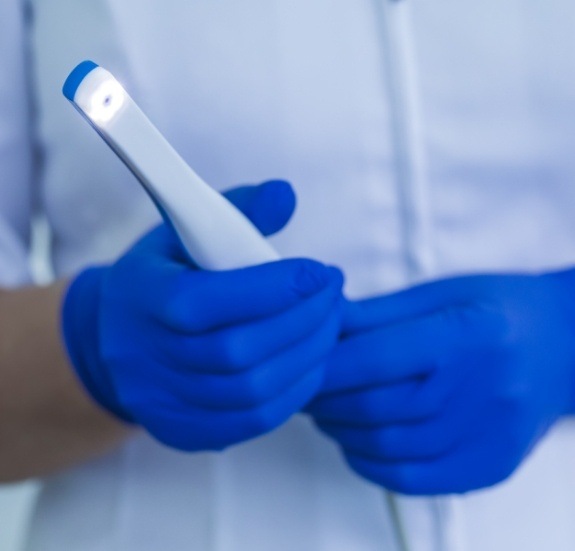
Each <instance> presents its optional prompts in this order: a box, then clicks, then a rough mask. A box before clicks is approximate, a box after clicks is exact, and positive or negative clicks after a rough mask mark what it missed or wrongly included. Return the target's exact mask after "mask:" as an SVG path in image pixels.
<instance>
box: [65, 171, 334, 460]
mask: <svg viewBox="0 0 575 551" xmlns="http://www.w3.org/2000/svg"><path fill="white" fill-rule="evenodd" d="M228 197H229V198H230V199H231V200H232V201H233V202H235V203H236V204H237V205H238V206H239V207H240V208H241V209H242V210H243V211H244V212H245V213H246V214H247V215H248V216H249V217H250V218H251V219H252V221H254V223H255V224H256V225H258V226H259V227H260V228H261V229H263V230H264V231H265V232H266V233H269V232H273V231H276V230H278V229H280V228H281V227H282V226H283V225H284V224H285V223H286V222H287V220H288V219H289V217H290V216H291V213H292V211H293V208H294V206H295V200H294V195H293V192H292V191H291V188H290V187H289V185H287V184H286V183H284V182H269V183H267V184H264V185H262V186H258V187H245V188H240V189H236V190H233V191H232V192H230V193H229V194H228ZM342 283H343V281H342V275H341V273H340V272H339V271H338V270H337V269H335V268H330V267H326V266H324V265H322V264H320V263H318V262H315V261H312V260H306V259H294V260H284V261H280V262H273V263H269V264H264V265H260V266H255V267H250V268H245V269H241V270H231V271H223V272H210V271H198V270H197V269H195V268H194V267H193V266H190V265H189V263H188V261H187V259H186V255H185V253H184V251H183V250H182V249H181V246H180V244H179V241H178V239H177V237H176V236H175V234H174V233H173V232H172V230H171V229H170V228H169V227H167V226H166V225H165V224H163V225H161V226H159V227H158V228H156V229H155V230H153V231H151V232H150V233H148V234H147V235H146V236H144V237H143V238H142V239H141V240H140V241H139V242H138V243H136V244H135V245H134V247H133V248H132V249H131V250H130V251H128V252H127V253H126V254H125V255H124V256H122V257H121V258H120V259H119V260H118V261H117V262H116V263H115V264H113V265H111V266H106V267H98V268H91V269H88V270H86V271H85V272H83V273H81V274H80V275H79V276H78V277H77V278H76V279H75V280H74V281H73V282H72V284H71V286H70V288H69V290H68V293H67V295H66V297H65V301H64V308H63V332H64V336H65V341H66V345H67V349H68V352H69V356H70V358H71V360H72V364H73V366H74V368H75V370H76V372H77V374H78V376H79V378H80V379H81V380H82V382H83V383H84V385H85V387H86V388H87V390H88V392H89V393H90V394H91V395H92V396H93V397H94V398H95V400H96V401H97V402H98V403H99V404H101V405H102V406H103V407H104V408H106V409H107V410H109V411H110V412H112V413H114V414H115V415H117V416H118V417H120V418H122V419H124V420H126V421H129V422H133V423H137V424H139V425H141V426H143V427H144V428H145V429H146V430H147V431H149V433H150V434H152V435H153V436H154V437H155V438H157V439H158V440H159V441H161V442H163V443H165V444H166V445H168V446H171V447H175V448H178V449H182V450H188V451H196V450H219V449H223V448H225V447H227V446H230V445H232V444H235V443H238V442H242V441H244V440H247V439H249V438H254V437H256V436H259V435H261V434H264V433H266V432H268V431H271V430H273V429H274V428H276V427H277V426H279V425H280V424H282V423H283V422H285V421H286V420H287V419H288V418H289V417H290V416H291V415H293V414H294V413H296V412H298V411H300V410H301V409H302V408H303V407H304V406H305V405H306V404H307V403H308V402H309V401H310V400H311V399H312V398H313V396H314V395H315V394H316V392H317V391H318V389H319V388H320V387H321V385H322V383H323V380H324V366H325V361H326V358H327V356H328V355H329V353H330V352H331V350H332V349H333V347H334V346H335V344H336V342H337V338H338V334H339V331H340V311H341V304H342V300H341V287H342Z"/></svg>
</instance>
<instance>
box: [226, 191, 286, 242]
mask: <svg viewBox="0 0 575 551" xmlns="http://www.w3.org/2000/svg"><path fill="white" fill-rule="evenodd" d="M224 196H225V197H226V199H228V200H229V201H230V202H231V203H233V204H234V205H235V206H236V207H237V208H238V209H239V210H240V211H242V212H243V213H244V214H245V215H246V217H247V218H248V219H249V220H250V221H251V222H252V224H254V226H256V228H258V230H259V231H260V232H261V233H262V234H263V235H271V234H274V233H276V232H278V231H279V230H281V229H282V228H283V227H284V226H285V225H286V224H287V223H288V222H289V220H290V218H291V216H292V214H293V213H294V211H295V208H296V196H295V193H294V191H293V188H292V186H291V185H290V184H289V183H288V182H285V181H283V180H270V181H268V182H264V183H262V184H260V185H255V186H241V187H236V188H233V189H230V190H228V191H226V192H225V193H224Z"/></svg>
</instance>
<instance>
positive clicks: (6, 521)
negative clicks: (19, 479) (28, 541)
mask: <svg viewBox="0 0 575 551" xmlns="http://www.w3.org/2000/svg"><path fill="white" fill-rule="evenodd" d="M36 491H37V485H36V484H35V483H32V482H27V483H25V484H15V485H6V486H0V550H1V551H20V549H21V544H22V541H23V536H24V534H25V531H26V525H27V522H28V518H29V514H30V510H31V506H32V504H33V502H34V495H35V494H36Z"/></svg>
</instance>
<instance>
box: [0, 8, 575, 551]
mask: <svg viewBox="0 0 575 551" xmlns="http://www.w3.org/2000/svg"><path fill="white" fill-rule="evenodd" d="M22 3H23V2H22ZM20 4H21V2H19V0H3V2H2V5H1V6H0V26H1V29H0V75H1V78H0V281H1V283H2V284H4V285H18V284H22V283H25V282H27V281H28V279H29V276H28V270H27V253H28V248H29V235H28V226H29V221H30V216H31V212H32V209H33V208H35V209H37V211H39V212H41V213H42V214H43V215H45V216H46V217H47V219H48V222H49V224H50V227H51V229H52V233H53V240H52V260H53V264H54V268H55V272H56V274H57V275H58V276H63V275H70V274H73V273H75V272H76V271H78V270H79V269H81V268H82V267H84V266H85V265H87V264H89V263H92V262H99V261H108V260H111V259H113V258H114V257H116V256H117V255H118V254H119V253H120V252H121V251H123V250H124V249H125V248H126V247H127V246H128V245H129V244H130V243H131V242H132V241H133V240H134V239H135V238H136V237H137V236H138V235H140V234H141V233H142V232H143V231H145V230H146V229H147V228H149V227H150V226H151V225H153V224H154V223H156V222H157V220H158V216H157V214H156V212H155V210H154V208H153V207H152V206H151V204H150V202H149V200H148V198H147V197H146V196H145V194H144V193H143V192H142V191H141V190H140V189H139V187H138V184H137V183H136V182H135V181H134V180H133V178H132V177H131V176H130V175H129V174H128V173H127V171H126V170H125V169H124V168H123V167H122V166H121V164H120V163H119V161H117V160H116V159H115V158H114V157H113V155H111V154H110V152H109V151H108V150H107V149H106V147H105V146H104V145H103V144H102V143H101V142H100V140H99V139H98V137H97V136H96V135H95V134H94V133H93V131H91V130H90V129H89V128H88V127H87V125H86V124H85V123H84V122H83V121H81V120H80V118H79V117H78V115H77V114H76V113H75V112H74V110H73V109H72V108H71V107H70V106H69V105H67V103H66V102H65V100H63V98H62V96H61V93H60V87H61V84H62V82H63V80H64V78H65V76H66V75H67V73H68V72H69V70H70V69H71V68H72V67H73V66H74V65H75V64H76V63H77V62H78V61H80V60H83V59H85V58H92V59H94V60H95V61H96V62H98V63H100V64H101V65H103V66H105V67H107V68H109V69H110V70H112V71H113V72H114V73H115V74H116V75H117V76H118V77H119V78H120V79H121V80H122V81H123V82H124V83H125V85H126V87H127V88H128V89H129V91H130V92H131V94H132V95H133V96H134V97H135V98H136V99H137V101H138V102H139V103H140V104H141V106H142V107H143V108H144V110H145V111H146V112H147V113H148V114H149V116H150V117H151V118H152V120H154V121H155V122H156V123H157V125H158V126H159V128H160V129H161V130H162V131H163V132H164V133H165V134H166V136H167V137H168V139H169V140H170V141H171V142H172V143H173V144H174V145H175V146H176V148H177V149H178V150H179V151H180V152H181V154H182V155H183V157H184V158H185V159H186V160H188V161H189V162H190V164H192V165H193V166H194V167H195V168H196V170H197V171H198V172H199V173H200V174H201V175H202V176H203V177H204V178H205V179H206V180H207V181H209V182H211V183H212V184H213V185H214V186H216V187H217V188H225V187H229V186H232V185H234V184H236V183H243V182H258V181H261V180H263V179H267V178H272V177H282V178H287V179H289V180H291V181H292V182H293V183H294V185H295V187H296V190H297V193H298V196H299V207H298V211H297V214H296V216H295V218H294V220H293V223H291V225H290V226H289V228H288V229H287V230H286V231H285V232H283V233H282V234H281V235H280V236H279V237H277V238H274V244H275V246H276V247H277V248H278V249H279V250H280V251H281V253H282V254H283V255H286V256H290V255H297V256H304V255H309V256H311V257H315V258H318V259H320V260H323V261H326V262H330V263H335V264H338V265H340V266H342V268H343V269H344V270H345V272H346V274H347V292H348V294H349V295H350V296H353V297H361V296H366V295H372V294H377V293H382V292H386V291H390V290H392V289H397V288H400V287H402V286H405V285H407V284H409V283H411V282H414V281H418V280H422V279H427V278H432V277H437V276H441V275H444V274H453V273H462V272H470V271H478V270H480V271H487V270H510V269H513V270H518V269H519V270H524V269H525V270H532V269H534V270H540V269H551V268H554V267H559V266H565V265H570V264H573V263H575V184H574V183H575V155H573V151H575V132H574V130H573V129H574V128H575V125H574V124H573V122H574V120H575V33H574V32H573V29H575V4H574V3H573V2H572V1H571V0H545V1H543V0H530V1H526V0H503V1H501V0H481V1H478V0H443V1H441V2H431V1H425V0H402V1H392V0H354V1H353V2H350V1H346V0H313V1H309V0H291V1H288V0H265V1H264V0H260V1H258V0H245V1H242V2H237V1H235V0H220V1H219V2H211V1H209V0H195V1H190V0H163V1H162V2H161V3H160V2H157V1H154V0H90V1H89V2H78V1H77V0H37V1H32V2H31V4H32V6H31V9H30V10H29V11H28V12H27V14H28V18H27V26H26V28H24V21H23V19H22V17H21V14H22V11H21V9H20V8H21V7H22V6H21V5H20ZM30 16H31V17H30ZM25 50H27V51H28V52H29V54H30V55H29V59H28V60H29V61H30V62H31V63H32V65H31V67H32V69H31V71H30V72H29V73H28V75H26V74H25V71H24V70H23V68H24V67H26V66H27V65H26V64H25V63H24V51H25ZM30 106H32V111H31V110H30V109H29V107H30ZM31 112H32V113H34V114H35V116H34V118H33V121H32V122H33V124H30V118H31ZM35 151H40V152H41V155H38V154H35ZM33 159H36V160H38V159H39V160H40V162H37V163H36V164H35V165H33V163H32V160H33ZM32 166H37V167H38V170H34V171H33V170H31V168H30V167H32ZM400 509H401V513H402V517H403V519H404V522H405V523H406V525H407V526H408V530H409V534H410V538H411V544H412V547H413V549H414V550H415V551H427V550H430V551H436V550H440V549H449V550H456V551H463V550H465V551H467V550H469V551H485V550H487V549H488V550H490V551H503V550H508V549H513V550H515V549H521V550H522V551H536V550H542V549H553V550H554V551H567V550H572V549H573V548H574V547H575V522H573V518H574V517H575V426H574V425H573V422H572V421H564V422H562V423H561V424H560V425H558V426H557V427H556V429H555V430H554V431H553V432H552V434H550V435H549V436H548V437H547V438H546V440H545V441H544V442H543V443H542V444H541V445H540V446H539V447H538V448H537V450H536V452H535V453H534V454H533V455H532V456H531V457H530V458H529V459H528V460H527V461H526V462H525V464H524V465H523V466H522V468H521V469H520V470H519V472H518V473H517V474H516V475H515V476H514V477H513V478H512V479H511V480H510V481H508V482H506V483H505V484H502V485H500V486H499V487H497V488H495V489H491V490H486V491H484V492H479V493H474V494H470V495H468V496H466V497H463V498H462V497H457V498H439V499H435V498H434V499H421V498H420V499H416V498H412V499H407V498H405V499H402V500H400ZM389 522H390V519H389V510H388V508H387V505H386V501H385V499H384V495H383V492H382V491H381V489H379V488H377V487H376V486H374V485H372V484H370V483H368V482H365V481H363V480H361V479H360V478H358V477H357V476H355V475H354V474H353V473H352V472H350V471H349V469H348V468H347V467H346V466H345V464H344V462H343V460H342V459H341V456H340V454H339V452H338V450H337V448H336V446H335V445H334V444H333V443H331V442H330V441H328V440H326V439H325V438H323V437H322V436H321V435H320V434H318V433H317V431H316V430H314V429H313V428H312V426H311V424H310V423H309V422H308V420H307V419H305V418H304V417H300V416H296V417H295V418H294V419H293V420H292V421H290V422H289V423H288V424H286V425H285V426H284V427H282V428H280V429H279V430H277V431H276V432H274V433H273V434H271V435H269V436H265V437H263V438H259V439H257V440H255V441H252V442H248V443H245V444H243V445H240V446H237V447H234V448H232V449H230V450H227V451H226V452H224V453H223V454H220V455H218V454H208V453H199V454H191V455H186V454H182V453H176V452H173V451H170V450H168V449H165V448H163V447H161V446H160V445H158V444H156V443H155V442H153V441H152V440H151V439H149V438H148V437H146V436H145V435H140V436H138V437H136V438H134V439H133V440H131V441H130V442H128V443H126V444H125V445H124V446H122V447H121V448H120V449H118V450H116V451H114V452H112V453H110V454H109V455H108V456H106V457H104V458H100V459H96V460H94V461H92V462H90V463H88V464H85V465H80V466H78V467H77V468H75V469H71V470H70V471H67V472H64V473H61V474H59V475H56V476H53V477H50V478H49V479H47V480H46V481H45V484H44V490H43V492H42V494H41V497H40V499H39V502H38V504H37V507H36V511H35V515H34V518H33V522H32V525H31V529H30V537H29V542H28V547H27V549H28V551H56V550H57V551H61V550H62V549H81V550H82V551H100V550H102V551H103V550H114V549H117V550H122V551H136V550H137V551H152V550H157V549H166V550H174V551H178V550H184V549H186V550H188V549H198V550H205V551H211V550H213V551H239V550H245V549H250V550H253V551H256V550H260V549H266V550H267V549H274V550H280V551H281V550H284V549H285V550H290V551H293V550H294V549H297V550H298V551H299V550H301V551H307V550H309V551H312V550H313V551H328V550H329V551H339V550H341V551H349V550H352V549H353V550H354V551H363V550H365V551H368V550H369V551H372V550H373V551H376V550H378V551H380V550H386V551H387V550H389V551H396V547H395V543H394V541H393V538H392V532H391V529H390V524H389Z"/></svg>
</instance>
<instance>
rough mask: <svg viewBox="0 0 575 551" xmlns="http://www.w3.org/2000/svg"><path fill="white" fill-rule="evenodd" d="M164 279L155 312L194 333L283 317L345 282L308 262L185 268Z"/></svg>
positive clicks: (162, 319)
mask: <svg viewBox="0 0 575 551" xmlns="http://www.w3.org/2000/svg"><path fill="white" fill-rule="evenodd" d="M162 276H163V278H162V279H161V280H160V279H159V277H158V278H156V286H155V287H152V288H153V289H154V294H153V296H150V300H149V302H150V310H151V312H152V314H153V315H154V317H156V319H157V320H158V321H159V322H160V323H162V324H164V325H166V326H167V327H169V328H171V329H173V330H175V331H181V332H184V333H189V334H190V333H204V332H207V331H212V330H215V329H218V328H222V327H225V326H232V325H236V324H240V323H245V322H249V321H252V320H256V319H260V318H266V317H269V316H272V315H274V314H278V313H280V312H282V311H285V310H288V309H290V308H291V307H293V306H294V305H296V304H298V303H300V302H302V301H305V299H306V298H308V297H310V296H313V295H315V294H317V293H321V292H322V291H323V290H324V289H326V288H328V287H330V288H336V287H340V286H341V281H342V275H341V272H339V271H338V270H337V269H335V268H328V267H327V266H324V265H323V264H320V263H319V262H315V261H313V260H307V259H290V260H281V261H278V262H271V263H268V264H262V265H259V266H253V267H249V268H243V269H240V270H230V271H221V272H207V271H206V272H197V271H192V270H188V269H184V268H182V269H180V270H179V271H178V272H177V273H173V272H171V273H169V274H167V273H163V274H162ZM162 276H160V277H162ZM160 283H161V284H160Z"/></svg>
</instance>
